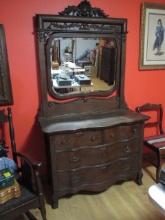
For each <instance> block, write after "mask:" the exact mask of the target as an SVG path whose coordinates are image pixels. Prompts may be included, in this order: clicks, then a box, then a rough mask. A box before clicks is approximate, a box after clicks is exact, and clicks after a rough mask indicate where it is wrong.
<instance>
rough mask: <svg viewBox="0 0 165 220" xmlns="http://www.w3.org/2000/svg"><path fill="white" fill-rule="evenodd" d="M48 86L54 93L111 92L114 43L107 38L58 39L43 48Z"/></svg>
mask: <svg viewBox="0 0 165 220" xmlns="http://www.w3.org/2000/svg"><path fill="white" fill-rule="evenodd" d="M47 57H48V60H47V63H48V74H50V77H49V80H50V82H49V85H50V87H51V88H52V90H53V92H54V93H55V94H63V95H64V96H65V94H79V93H91V92H96V91H108V90H113V88H114V87H115V81H116V64H117V44H116V40H115V39H114V38H112V37H110V36H106V37H104V36H100V34H99V35H98V36H97V35H95V37H93V36H90V35H88V36H83V35H82V34H81V35H80V36H76V35H74V36H70V37H69V36H67V37H65V36H61V37H57V36H55V37H54V38H51V39H50V41H49V43H48V46H47Z"/></svg>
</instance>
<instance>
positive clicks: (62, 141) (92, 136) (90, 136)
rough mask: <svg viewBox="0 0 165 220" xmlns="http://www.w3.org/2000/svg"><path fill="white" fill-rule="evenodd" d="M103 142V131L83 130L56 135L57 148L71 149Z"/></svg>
mask: <svg viewBox="0 0 165 220" xmlns="http://www.w3.org/2000/svg"><path fill="white" fill-rule="evenodd" d="M101 143H102V133H101V131H90V130H89V131H84V132H83V131H82V132H76V133H69V134H68V133H67V134H58V135H55V137H54V144H55V148H56V149H70V148H77V147H80V146H94V145H99V144H101Z"/></svg>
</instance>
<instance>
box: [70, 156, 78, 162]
mask: <svg viewBox="0 0 165 220" xmlns="http://www.w3.org/2000/svg"><path fill="white" fill-rule="evenodd" d="M79 160H80V158H79V157H76V156H74V157H72V158H71V162H78V161H79Z"/></svg>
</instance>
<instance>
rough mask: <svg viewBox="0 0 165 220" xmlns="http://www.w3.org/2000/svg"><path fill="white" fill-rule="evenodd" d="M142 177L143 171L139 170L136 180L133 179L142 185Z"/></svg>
mask: <svg viewBox="0 0 165 220" xmlns="http://www.w3.org/2000/svg"><path fill="white" fill-rule="evenodd" d="M142 177H143V173H142V171H141V170H140V171H139V172H138V173H137V176H136V180H135V181H136V183H137V184H138V185H142Z"/></svg>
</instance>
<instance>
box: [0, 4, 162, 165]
mask: <svg viewBox="0 0 165 220" xmlns="http://www.w3.org/2000/svg"><path fill="white" fill-rule="evenodd" d="M90 2H91V4H92V6H95V7H101V8H102V9H103V10H104V11H105V12H106V14H109V15H110V16H111V17H123V18H127V19H128V38H127V52H126V78H125V96H126V100H127V103H128V105H129V106H130V107H131V108H133V109H134V107H135V106H137V105H139V104H142V103H145V102H153V103H162V104H163V107H164V109H165V98H164V93H163V91H165V87H164V85H165V71H164V70H153V71H152V70H150V71H139V70H138V56H139V29H140V5H141V2H143V1H141V0H133V1H132V0H125V1H124V2H123V0H101V1H100V0H91V1H90ZM150 2H157V3H158V2H160V3H164V0H159V1H158V0H157V1H156V0H155V1H152V0H150ZM78 3H79V0H60V1H54V0H40V1H34V0H28V1H26V0H12V1H11V0H5V1H2V0H1V1H0V23H2V24H3V25H4V28H5V32H6V40H7V50H8V58H9V65H10V72H11V80H12V87H13V96H14V105H13V119H14V124H15V131H16V143H17V148H18V149H19V150H21V151H25V152H26V151H28V152H29V153H30V154H31V155H33V156H34V157H35V158H36V159H40V160H43V161H45V156H44V144H43V136H42V134H41V132H40V129H39V126H38V124H37V122H36V115H37V112H38V108H39V86H38V73H37V58H36V57H37V54H36V48H35V37H34V29H33V17H34V16H35V14H37V13H52V14H56V13H58V12H59V11H61V10H63V9H64V8H65V7H66V6H67V5H68V4H69V5H72V4H76V5H77V4H78Z"/></svg>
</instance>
